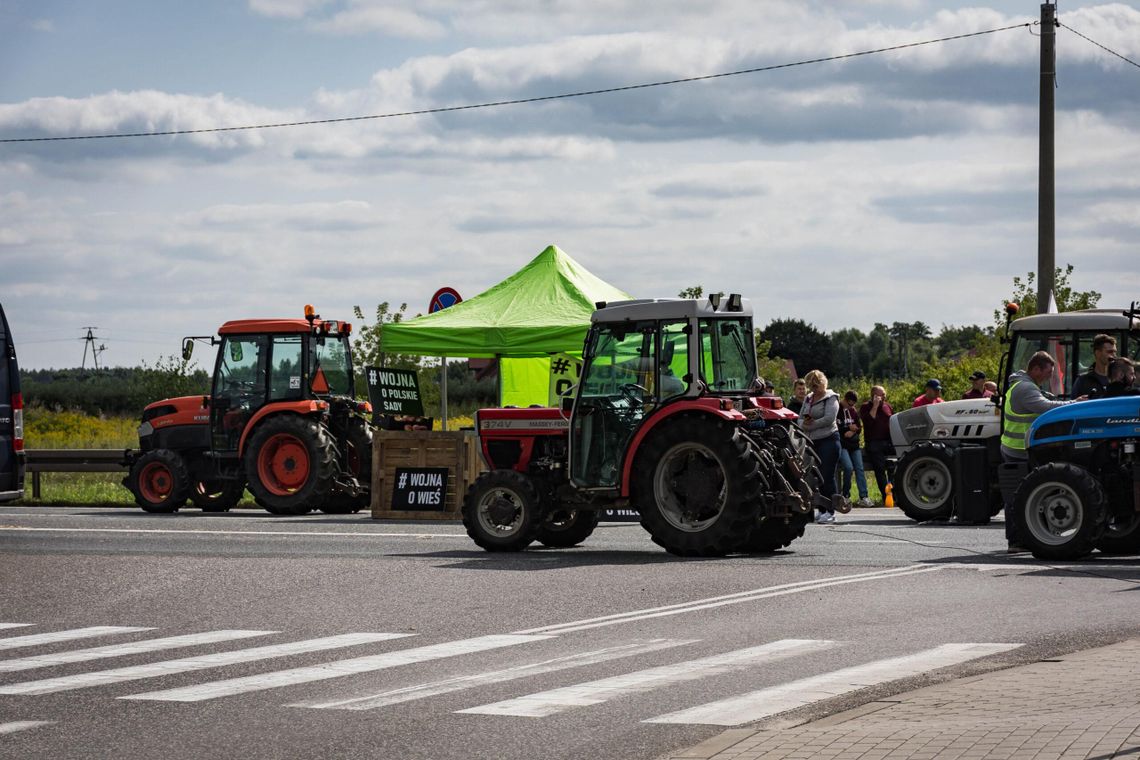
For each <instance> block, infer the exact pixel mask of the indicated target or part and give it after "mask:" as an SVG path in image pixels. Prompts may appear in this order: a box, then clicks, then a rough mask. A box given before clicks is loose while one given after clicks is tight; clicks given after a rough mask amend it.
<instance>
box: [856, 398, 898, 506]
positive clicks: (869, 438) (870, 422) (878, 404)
mask: <svg viewBox="0 0 1140 760" xmlns="http://www.w3.org/2000/svg"><path fill="white" fill-rule="evenodd" d="M894 413H895V412H894V410H893V409H891V405H890V404H888V403H887V391H886V389H885V388H883V386H881V385H876V386H874V387H873V388H871V398H870V400H869V401H867V402H865V403H864V404H863V405H862V406H860V407H859V419H860V420H861V421H862V423H863V439H864V440H865V441H866V446H867V452H866V453H867V460H866V461H867V464H868V465H869V466H870V467H871V469H872V470H874V471H875V483H876V484H877V485H878V486H879V493H881V494H883V498H884V499H885V498H886V495H887V486H888V485H890V483H891V473H890V471H889V470H887V457H888V456H890V455H891V454H893V453H894V446H892V445H891V415H893V414H894Z"/></svg>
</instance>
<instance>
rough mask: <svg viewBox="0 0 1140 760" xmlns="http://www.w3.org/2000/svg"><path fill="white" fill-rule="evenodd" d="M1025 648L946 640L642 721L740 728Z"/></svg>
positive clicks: (1011, 645) (1016, 645) (1017, 645)
mask: <svg viewBox="0 0 1140 760" xmlns="http://www.w3.org/2000/svg"><path fill="white" fill-rule="evenodd" d="M1020 646H1022V645H1021V644H943V645H942V646H939V647H935V648H934V649H928V650H926V651H924V652H918V653H917V654H911V655H906V656H904V657H892V658H891V659H888V660H877V661H875V662H869V663H867V664H865V665H857V666H855V667H852V668H844V669H843V670H837V671H834V672H832V673H824V674H823V675H818V676H812V677H811V678H802V679H800V680H798V681H792V682H791V683H786V684H781V685H780V686H773V687H771V688H769V689H760V690H759V691H753V692H749V693H748V694H741V695H739V696H735V697H729V698H728V699H721V700H718V701H716V702H709V703H708V704H704V705H699V706H697V707H693V708H690V709H688V710H680V711H677V712H672V713H667V714H665V715H660V716H658V717H656V718H650V719H648V720H645V721H642V722H643V723H686V724H691V723H699V724H703V725H712V726H739V725H741V724H742V723H751V722H752V721H757V720H760V719H761V718H767V717H770V716H772V715H777V714H779V713H782V712H787V711H788V710H793V709H795V708H797V707H803V706H804V705H808V704H811V703H813V702H819V701H822V700H825V699H830V698H832V697H835V696H838V695H840V694H847V693H849V692H852V691H858V690H859V689H863V688H866V687H868V686H874V685H876V684H880V683H887V682H888V681H896V680H898V679H900V678H906V677H908V676H914V675H918V674H920V673H926V672H928V671H931V670H935V669H937V668H944V667H946V666H948V665H956V664H958V663H961V662H967V661H969V660H973V659H976V658H978V657H985V656H987V655H991V654H997V653H998V652H1008V651H1009V650H1011V649H1017V648H1018V647H1020Z"/></svg>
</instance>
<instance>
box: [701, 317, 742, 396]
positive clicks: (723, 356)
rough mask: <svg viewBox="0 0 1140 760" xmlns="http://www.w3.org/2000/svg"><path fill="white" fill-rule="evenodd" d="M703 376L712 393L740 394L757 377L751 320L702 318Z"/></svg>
mask: <svg viewBox="0 0 1140 760" xmlns="http://www.w3.org/2000/svg"><path fill="white" fill-rule="evenodd" d="M700 335H701V379H702V380H703V381H704V383H705V384H706V385H707V386H708V388H709V391H711V392H712V393H740V392H742V391H745V390H747V389H748V388H749V387H750V386H751V385H752V381H753V380H755V379H756V339H755V337H754V336H753V333H752V320H751V319H702V320H701V321H700Z"/></svg>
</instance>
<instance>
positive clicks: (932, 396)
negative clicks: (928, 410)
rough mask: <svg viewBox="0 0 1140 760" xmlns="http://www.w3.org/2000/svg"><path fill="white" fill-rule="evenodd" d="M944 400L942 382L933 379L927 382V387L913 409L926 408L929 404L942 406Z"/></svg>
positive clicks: (915, 401) (913, 405)
mask: <svg viewBox="0 0 1140 760" xmlns="http://www.w3.org/2000/svg"><path fill="white" fill-rule="evenodd" d="M944 400H945V399H943V398H942V382H941V381H939V380H938V379H937V378H933V377H932V378H930V379H929V380H927V381H926V387H925V388H924V389H923V390H922V394H921V395H920V396H918V397H917V398H916V399H915V400H914V403H913V404H911V408H912V409H913V408H915V407H918V406H926V405H927V404H941V403H942V402H943V401H944Z"/></svg>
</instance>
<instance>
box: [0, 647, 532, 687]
mask: <svg viewBox="0 0 1140 760" xmlns="http://www.w3.org/2000/svg"><path fill="white" fill-rule="evenodd" d="M549 638H554V637H553V636H519V635H515V634H496V635H492V636H480V637H478V638H474V639H462V640H459V641H448V642H445V643H443V644H432V645H430V646H424V647H417V648H415V649H405V650H402V651H398V652H388V653H385V654H378V655H370V656H367V657H356V658H353V659H349V660H337V661H335V662H326V663H322V664H321V665H313V666H310V667H304V668H292V669H290V670H279V671H276V672H273V673H263V674H261V675H256V676H247V677H245V678H231V679H229V680H226V681H214V682H212V683H205V684H202V685H200V686H187V687H185V688H181V689H166V690H163V691H152V692H148V693H145V694H131V695H129V696H126V697H119V699H145V700H153V701H159V702H201V701H202V700H206V699H216V698H218V697H228V696H231V695H233V694H244V693H246V692H250V691H261V690H263V689H275V688H277V687H280V686H292V685H294V684H300V683H311V682H313V681H323V680H326V679H329V678H341V677H343V676H350V675H357V674H359V673H370V672H373V671H376V670H383V669H385V668H394V667H397V666H400V665H410V664H412V663H417V662H427V661H428V660H437V659H441V658H444V657H455V656H456V655H461V654H471V653H474V652H484V651H487V650H489V649H499V648H501V647H509V646H515V645H517V644H529V643H532V642H536V641H543V640H545V639H549ZM2 693H3V691H0V694H2Z"/></svg>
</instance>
